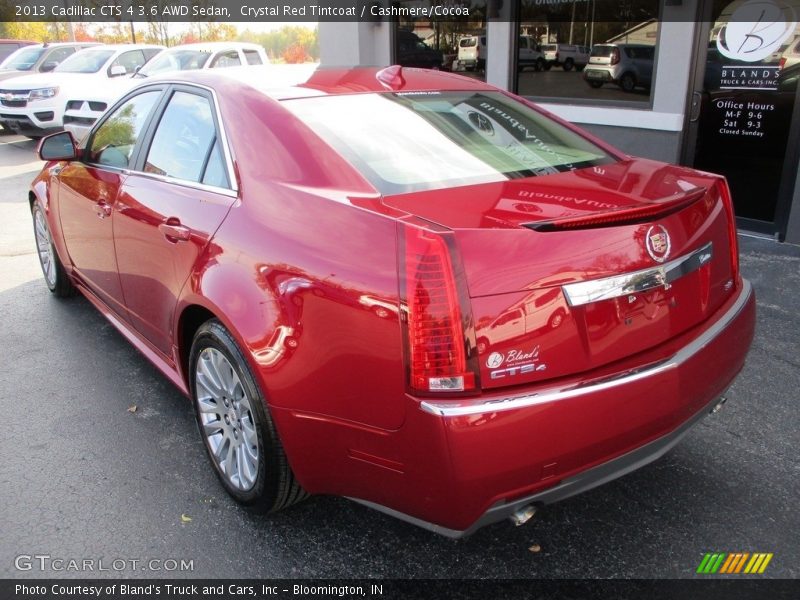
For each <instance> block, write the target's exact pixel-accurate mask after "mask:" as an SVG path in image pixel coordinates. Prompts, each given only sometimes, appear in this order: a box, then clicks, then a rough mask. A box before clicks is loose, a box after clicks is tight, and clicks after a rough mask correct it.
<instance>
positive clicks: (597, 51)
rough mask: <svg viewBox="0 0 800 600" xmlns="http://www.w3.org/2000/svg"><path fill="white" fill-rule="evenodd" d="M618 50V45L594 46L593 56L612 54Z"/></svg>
mask: <svg viewBox="0 0 800 600" xmlns="http://www.w3.org/2000/svg"><path fill="white" fill-rule="evenodd" d="M614 50H616V46H594V47H593V48H592V56H606V57H608V56H611V55H612V54H613V53H614Z"/></svg>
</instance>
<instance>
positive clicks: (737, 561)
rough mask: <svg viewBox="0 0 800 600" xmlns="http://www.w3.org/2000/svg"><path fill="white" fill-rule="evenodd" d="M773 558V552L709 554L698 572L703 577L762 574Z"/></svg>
mask: <svg viewBox="0 0 800 600" xmlns="http://www.w3.org/2000/svg"><path fill="white" fill-rule="evenodd" d="M772 556H773V554H772V552H768V553H767V552H753V553H752V554H751V553H750V552H709V553H707V554H706V555H705V556H704V557H703V560H701V561H700V566H699V567H697V572H698V573H700V574H701V575H715V574H720V575H721V574H727V575H731V574H739V573H743V574H750V575H753V574H761V573H763V572H764V571H765V570H766V569H767V565H768V564H769V561H771V560H772Z"/></svg>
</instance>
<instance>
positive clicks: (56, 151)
mask: <svg viewBox="0 0 800 600" xmlns="http://www.w3.org/2000/svg"><path fill="white" fill-rule="evenodd" d="M36 154H38V155H39V158H40V159H41V160H75V159H76V158H78V150H77V148H76V146H75V138H73V137H72V134H71V133H70V132H69V131H61V132H59V133H54V134H52V135H48V136H47V137H45V138H42V141H41V142H39V147H38V148H37V149H36Z"/></svg>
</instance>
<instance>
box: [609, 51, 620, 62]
mask: <svg viewBox="0 0 800 600" xmlns="http://www.w3.org/2000/svg"><path fill="white" fill-rule="evenodd" d="M618 62H619V48H614V49H613V50H612V51H611V64H612V65H615V64H617V63H618Z"/></svg>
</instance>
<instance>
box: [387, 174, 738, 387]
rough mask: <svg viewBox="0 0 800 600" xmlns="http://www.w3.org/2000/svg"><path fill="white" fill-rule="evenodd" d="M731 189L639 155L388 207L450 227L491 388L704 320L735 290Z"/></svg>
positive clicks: (597, 363)
mask: <svg viewBox="0 0 800 600" xmlns="http://www.w3.org/2000/svg"><path fill="white" fill-rule="evenodd" d="M721 185H724V182H723V180H721V179H720V178H719V177H717V176H713V175H708V174H704V173H699V172H696V171H692V170H689V169H685V168H682V167H675V166H670V165H664V164H662V163H656V162H653V161H646V160H633V159H631V160H624V161H621V162H619V163H615V164H612V165H604V166H601V167H593V168H590V169H583V170H578V171H570V172H565V173H560V174H553V175H548V176H544V177H538V178H537V177H534V178H525V179H517V180H510V181H504V182H497V183H488V184H481V185H475V186H467V187H462V188H455V189H453V188H450V189H446V190H432V191H424V192H416V193H412V194H404V195H398V196H390V197H386V198H384V199H383V202H384V204H386V205H387V206H390V207H392V208H394V209H396V210H401V211H404V212H408V213H411V214H414V215H415V216H417V217H419V218H422V219H426V220H428V221H432V222H434V223H436V224H437V225H439V226H444V227H446V228H448V229H450V230H452V235H453V237H454V239H455V247H456V249H457V252H458V255H459V258H460V260H461V262H462V263H463V270H464V276H465V277H466V283H467V288H468V295H469V302H470V303H471V306H470V309H471V312H472V315H473V321H474V334H475V335H474V343H475V345H476V351H477V352H478V359H479V363H480V377H481V387H483V388H484V389H488V388H496V387H501V386H506V385H518V384H523V383H529V382H534V381H542V380H546V379H552V378H555V377H561V376H567V375H573V374H575V373H580V372H584V371H590V370H592V369H595V368H598V367H601V366H603V365H607V364H609V363H613V362H614V361H618V360H621V359H624V358H627V357H629V356H631V355H634V354H636V353H638V352H642V351H644V350H648V349H651V348H654V347H657V346H658V345H659V344H662V343H664V342H665V341H666V340H669V339H671V338H672V337H675V336H677V335H679V334H681V333H683V332H685V331H687V330H688V329H690V328H692V327H694V326H697V325H698V324H700V323H701V322H703V321H704V320H705V319H707V318H708V317H709V316H710V315H711V314H712V313H713V312H714V311H715V310H716V308H718V307H719V306H720V305H721V304H722V303H723V302H724V300H725V299H726V298H727V297H728V296H729V295H730V293H732V288H733V286H734V284H735V263H734V260H733V258H732V256H733V253H732V251H731V248H732V244H734V243H735V238H732V237H731V229H730V226H729V223H730V216H729V212H728V211H726V208H725V202H724V200H723V197H722V192H721V187H720V186H721Z"/></svg>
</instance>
